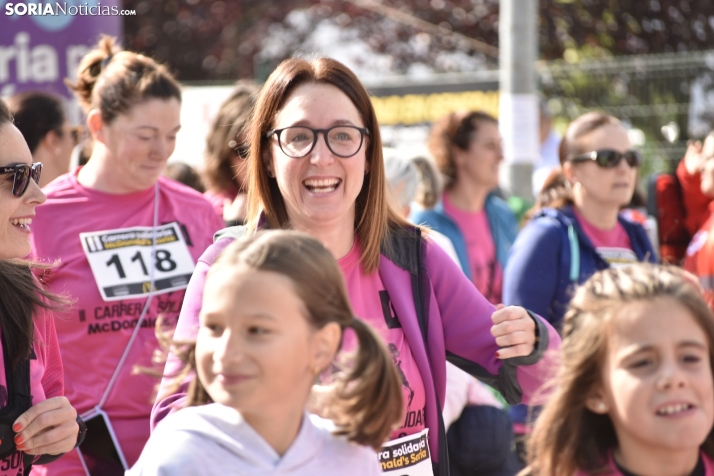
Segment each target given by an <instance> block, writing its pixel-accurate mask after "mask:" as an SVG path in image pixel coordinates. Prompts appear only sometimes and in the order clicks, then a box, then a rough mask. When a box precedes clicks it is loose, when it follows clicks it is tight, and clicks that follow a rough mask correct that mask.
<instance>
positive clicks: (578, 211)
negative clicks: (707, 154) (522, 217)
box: [503, 112, 657, 456]
mask: <svg viewBox="0 0 714 476" xmlns="http://www.w3.org/2000/svg"><path fill="white" fill-rule="evenodd" d="M560 163H561V166H562V172H560V173H557V174H556V173H554V174H551V176H550V177H549V178H548V179H547V180H546V183H545V185H544V186H543V190H542V191H541V193H540V197H539V198H538V202H539V205H537V206H536V209H534V210H532V211H530V212H529V214H531V215H532V218H531V220H530V222H529V223H528V224H527V225H526V227H525V228H523V230H522V231H521V233H520V234H519V235H518V238H517V239H516V241H515V243H514V244H513V248H511V254H510V256H509V258H508V265H507V266H506V271H505V275H504V280H503V302H504V303H505V304H510V305H516V306H524V307H526V308H528V309H531V310H533V312H536V313H538V315H540V316H543V317H544V318H546V319H548V321H549V322H550V323H551V324H552V325H553V326H555V327H556V329H560V327H561V325H562V321H563V315H564V314H565V310H566V309H567V306H568V303H569V302H570V298H571V296H572V292H573V290H574V288H575V286H576V285H577V284H581V283H583V282H584V281H586V280H587V279H588V278H589V277H590V276H592V275H593V273H595V271H598V270H601V269H606V268H609V267H618V266H625V265H628V264H632V263H637V262H639V261H649V262H652V263H654V262H656V261H657V256H656V254H655V252H654V249H653V248H652V245H651V243H650V240H649V238H648V237H647V232H646V231H645V229H644V228H643V227H642V226H641V225H639V224H638V223H634V222H630V221H628V220H626V219H625V218H623V217H622V216H620V209H621V208H622V207H623V206H625V205H627V204H628V203H630V200H631V199H632V194H633V193H634V190H635V185H636V180H637V168H638V167H639V166H640V165H641V163H642V157H641V156H640V153H639V152H638V151H637V150H634V149H633V148H632V144H631V143H630V140H629V138H628V136H627V130H626V129H625V127H624V126H623V125H622V123H621V122H620V121H619V120H617V119H616V118H614V117H612V116H608V115H607V114H604V113H602V112H591V113H588V114H585V115H583V116H580V117H579V118H577V119H576V120H574V121H573V122H572V123H571V124H570V125H569V126H568V129H567V130H566V132H565V135H564V136H563V139H562V141H561V143H560ZM539 206H540V207H542V208H541V209H538V207H539ZM527 417H528V410H527V408H526V407H525V406H523V405H520V406H518V407H514V408H512V409H511V418H512V419H513V422H514V430H515V431H516V433H519V434H526V433H527V432H528V428H527V427H526V426H525V424H526V420H527ZM521 449H522V446H521ZM521 456H523V454H522V453H521Z"/></svg>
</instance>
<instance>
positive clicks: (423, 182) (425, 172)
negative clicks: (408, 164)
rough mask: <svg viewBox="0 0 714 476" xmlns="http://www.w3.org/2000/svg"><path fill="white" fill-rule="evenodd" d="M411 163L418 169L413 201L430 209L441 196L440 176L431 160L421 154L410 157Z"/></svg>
mask: <svg viewBox="0 0 714 476" xmlns="http://www.w3.org/2000/svg"><path fill="white" fill-rule="evenodd" d="M412 163H414V165H415V166H416V168H417V170H418V171H419V185H417V190H416V195H415V197H414V201H415V202H417V203H418V204H419V205H421V206H422V207H424V209H426V210H430V209H432V208H434V207H435V206H436V203H437V202H438V201H439V197H441V190H442V188H443V187H442V184H441V177H439V173H438V172H437V171H436V168H435V166H434V164H433V163H432V161H431V160H429V159H427V158H426V157H423V156H417V157H414V158H412Z"/></svg>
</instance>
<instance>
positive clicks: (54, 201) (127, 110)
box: [32, 38, 222, 475]
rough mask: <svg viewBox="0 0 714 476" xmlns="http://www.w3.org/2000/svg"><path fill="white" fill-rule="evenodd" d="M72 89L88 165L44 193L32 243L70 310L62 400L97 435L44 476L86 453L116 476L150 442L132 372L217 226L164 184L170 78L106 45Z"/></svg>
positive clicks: (189, 193) (172, 125) (138, 378)
mask: <svg viewBox="0 0 714 476" xmlns="http://www.w3.org/2000/svg"><path fill="white" fill-rule="evenodd" d="M73 89H74V90H75V92H76V94H77V96H78V99H79V101H80V103H81V104H82V105H83V107H84V110H85V113H86V114H87V126H88V129H89V131H90V132H91V134H92V138H93V141H94V142H93V150H92V156H91V157H90V159H89V162H88V163H87V165H85V166H84V167H81V168H79V169H78V170H77V171H74V172H72V173H69V174H66V175H63V176H61V177H59V178H58V179H57V180H55V181H54V182H52V183H51V184H50V185H48V186H47V187H46V188H45V193H46V194H47V203H45V204H44V205H43V206H41V207H39V208H38V210H37V221H38V223H37V226H36V227H35V228H34V230H33V231H34V234H33V237H32V245H33V253H34V256H35V257H36V258H38V259H43V260H46V261H50V262H55V261H59V265H58V266H57V267H56V268H54V269H52V270H51V271H50V272H49V273H48V274H47V276H45V277H44V279H45V281H46V282H47V284H48V286H49V287H50V289H51V290H52V291H55V292H61V293H66V294H69V295H70V296H71V297H72V298H73V299H74V301H75V305H74V306H73V308H72V309H71V311H69V312H66V313H63V314H62V315H61V319H58V320H57V336H58V338H59V342H60V346H61V350H62V359H63V362H64V369H65V382H66V390H67V397H68V398H69V400H70V402H72V404H73V405H74V406H75V407H76V408H77V410H78V411H79V413H80V414H81V415H84V416H85V417H87V418H86V419H87V421H88V427H89V431H90V433H92V435H93V437H92V438H90V439H88V440H86V441H85V443H84V444H83V445H82V446H81V447H80V448H79V452H77V451H73V452H71V453H70V454H68V455H67V456H66V457H65V458H63V459H62V460H61V461H60V462H58V463H55V465H53V466H47V467H46V468H43V471H45V473H46V474H51V475H57V474H72V475H76V474H83V472H84V469H83V464H82V462H81V461H80V454H81V455H83V457H84V462H85V464H86V467H87V468H88V469H89V472H90V473H91V474H101V475H110V474H115V473H121V474H123V472H124V469H128V467H129V466H130V465H131V464H133V462H134V461H136V459H137V458H138V457H139V454H140V452H141V449H142V448H143V446H144V444H145V443H146V441H147V439H148V438H149V414H150V411H151V401H152V399H153V398H154V395H155V390H154V387H155V382H154V381H153V379H152V378H151V377H150V376H148V375H135V374H134V373H133V369H134V367H135V366H137V365H139V366H144V367H147V366H150V365H151V357H152V353H153V351H154V350H155V349H156V348H157V347H158V342H157V340H156V337H155V335H154V327H155V323H156V320H157V318H158V317H159V316H163V317H164V318H165V320H166V322H167V323H168V324H169V325H173V324H174V323H175V322H176V319H177V315H178V311H179V309H180V308H181V303H182V302H183V296H184V289H185V287H186V285H187V282H188V278H189V276H190V275H191V273H192V272H193V269H194V263H195V261H196V260H197V259H198V257H199V256H200V255H201V253H203V251H204V250H205V249H206V247H207V246H208V245H209V244H210V243H211V237H212V235H213V233H214V232H215V231H216V230H217V229H219V228H221V226H222V222H221V220H220V218H219V217H217V216H216V214H215V213H214V212H213V209H212V207H211V205H210V204H209V203H208V201H206V200H205V199H204V198H203V197H202V196H201V195H200V194H199V193H198V192H195V191H194V190H192V189H189V188H188V187H185V186H183V185H181V184H179V183H177V182H174V181H173V180H170V179H167V178H165V177H161V172H162V170H163V169H164V166H165V165H166V161H167V160H168V158H169V156H170V155H171V153H172V152H173V150H174V146H175V143H176V133H177V132H178V130H179V128H180V127H181V124H180V122H179V111H180V108H181V90H180V88H179V85H178V83H177V82H176V80H175V79H174V78H173V77H172V76H171V74H170V73H169V72H168V71H167V70H166V68H164V67H163V66H160V65H158V64H157V63H156V62H155V61H154V60H152V59H151V58H147V57H146V56H142V55H138V54H136V53H133V52H129V51H119V50H118V49H117V48H116V47H114V44H113V41H112V40H111V39H110V38H103V39H102V40H101V41H100V43H99V45H98V47H97V48H96V49H95V50H92V51H90V52H89V53H88V54H87V55H86V56H85V57H84V59H83V60H82V62H81V64H80V65H79V72H78V79H77V82H76V84H74V85H73ZM92 416H94V418H91V419H90V418H89V417H92ZM90 420H91V421H90ZM100 435H101V436H100ZM112 437H114V440H112ZM100 438H104V439H103V440H101V439H100ZM101 451H105V452H108V453H110V452H111V451H116V455H115V456H113V457H111V458H108V459H106V460H105V459H103V458H100V456H99V453H100V452H101ZM110 468H111V469H110Z"/></svg>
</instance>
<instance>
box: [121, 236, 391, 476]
mask: <svg viewBox="0 0 714 476" xmlns="http://www.w3.org/2000/svg"><path fill="white" fill-rule="evenodd" d="M205 292H206V293H205V296H204V298H205V299H204V301H205V304H204V306H203V308H202V309H201V315H200V323H201V324H200V328H199V330H198V335H197V336H196V342H195V343H192V344H189V345H188V346H181V345H180V344H179V346H178V348H180V349H181V358H182V360H183V361H184V362H185V364H186V368H185V370H184V371H185V372H188V371H195V372H196V373H197V374H198V379H196V380H194V381H193V384H192V388H191V391H190V397H189V400H188V401H187V405H188V406H187V408H185V409H182V410H181V411H178V412H176V413H174V414H172V415H170V416H169V417H168V418H167V419H166V420H165V422H164V423H162V424H161V425H160V426H159V427H158V428H157V430H156V431H155V432H154V433H153V434H152V435H151V438H150V439H149V442H148V443H147V445H146V447H145V448H144V451H143V452H142V454H141V457H140V458H139V461H138V462H137V464H136V465H135V466H134V467H133V468H132V469H131V471H129V473H128V474H130V475H133V476H138V475H147V476H149V475H151V476H158V475H167V476H168V475H173V474H181V475H185V476H191V475H196V476H198V475H203V474H217V475H218V474H258V473H261V474H281V475H284V476H302V475H304V476H312V475H320V474H332V473H334V472H335V468H336V467H337V466H339V467H340V471H339V473H340V474H341V475H342V476H351V475H354V476H368V475H374V476H377V475H379V474H380V472H381V470H380V464H379V461H378V459H377V455H376V454H375V453H374V451H372V450H370V449H369V448H367V447H368V446H371V447H373V448H375V449H378V448H379V447H380V445H381V444H382V442H383V441H384V439H385V438H386V437H387V436H388V435H389V432H390V430H391V429H392V427H393V426H394V424H396V423H397V422H398V421H399V420H400V418H401V414H402V395H401V383H400V381H399V376H398V375H397V373H396V371H395V368H394V366H393V365H392V359H391V356H390V355H389V351H388V350H387V348H386V347H385V345H384V343H383V342H382V341H381V339H380V338H379V335H377V333H376V332H375V331H374V330H373V329H372V328H371V327H370V326H368V325H367V324H365V323H364V322H363V321H360V320H359V319H355V317H354V313H353V311H352V308H351V306H350V302H349V298H348V296H347V290H346V288H345V284H344V281H343V279H342V275H341V274H340V268H339V267H338V266H337V263H336V262H335V259H334V258H333V257H332V255H331V254H330V252H329V251H327V250H326V249H325V248H324V247H323V246H322V245H321V244H320V242H319V241H317V240H316V239H315V238H312V237H311V236H309V235H306V234H304V233H299V232H295V231H284V230H273V231H263V232H260V233H258V234H255V235H250V236H245V237H243V238H241V239H239V240H238V241H236V242H234V243H233V244H232V245H231V246H230V247H228V248H227V249H226V250H225V251H224V252H223V253H222V254H221V256H220V258H219V259H218V261H216V263H215V264H214V266H212V267H211V270H210V272H209V273H208V275H207V282H206V288H205ZM347 329H351V331H352V332H355V333H356V335H358V336H359V337H358V339H359V342H360V346H359V352H358V353H357V354H356V355H355V356H354V358H353V359H350V360H348V361H343V362H337V361H335V355H336V353H337V351H338V349H339V346H340V341H341V339H342V335H343V332H344V331H345V330H347ZM175 348H176V347H175ZM333 364H337V365H338V366H339V367H340V368H341V369H344V370H343V371H341V372H339V373H338V374H337V375H336V377H335V382H334V386H333V387H332V388H331V391H330V392H329V393H328V394H327V395H324V396H323V398H324V399H325V405H324V407H325V414H326V416H328V417H329V418H330V420H331V421H330V420H325V419H322V418H320V417H317V416H315V415H309V414H308V413H307V412H306V405H307V402H308V397H309V395H310V390H311V388H312V385H313V383H314V382H315V378H316V377H317V376H318V375H319V374H320V373H322V372H323V371H325V370H327V369H328V368H330V367H332V366H333ZM177 383H178V384H180V383H181V382H180V381H179V382H177ZM362 445H364V446H362Z"/></svg>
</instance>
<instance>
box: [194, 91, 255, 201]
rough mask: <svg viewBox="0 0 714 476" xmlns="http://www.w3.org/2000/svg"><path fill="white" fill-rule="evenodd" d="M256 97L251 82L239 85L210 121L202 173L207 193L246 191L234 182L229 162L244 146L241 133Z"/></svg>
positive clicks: (234, 176)
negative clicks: (211, 121)
mask: <svg viewBox="0 0 714 476" xmlns="http://www.w3.org/2000/svg"><path fill="white" fill-rule="evenodd" d="M257 93H258V86H257V85H256V84H255V83H253V82H252V81H250V82H248V81H243V82H239V83H238V85H237V86H236V88H235V89H234V90H233V92H232V93H231V95H230V97H229V98H228V99H226V101H225V102H224V103H223V105H222V106H221V109H220V110H219V111H218V115H217V116H216V119H215V120H214V121H213V125H212V126H211V130H210V132H209V133H208V136H207V137H206V155H205V162H204V170H203V179H204V181H205V182H206V185H207V186H208V188H209V190H213V191H217V192H230V191H232V190H235V189H237V190H238V191H243V189H244V188H245V187H244V185H245V184H243V183H238V181H237V180H236V172H235V170H233V160H232V159H233V157H234V156H235V155H236V154H237V151H238V150H239V148H240V147H242V146H243V144H241V143H239V141H243V140H245V137H243V134H244V129H245V127H246V125H247V123H248V118H249V116H250V113H251V110H252V108H253V104H254V103H255V97H256V95H257ZM242 158H245V157H242Z"/></svg>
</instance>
